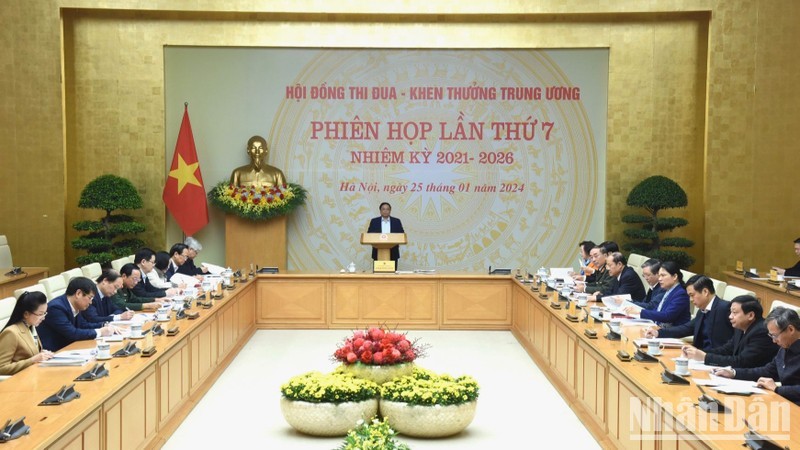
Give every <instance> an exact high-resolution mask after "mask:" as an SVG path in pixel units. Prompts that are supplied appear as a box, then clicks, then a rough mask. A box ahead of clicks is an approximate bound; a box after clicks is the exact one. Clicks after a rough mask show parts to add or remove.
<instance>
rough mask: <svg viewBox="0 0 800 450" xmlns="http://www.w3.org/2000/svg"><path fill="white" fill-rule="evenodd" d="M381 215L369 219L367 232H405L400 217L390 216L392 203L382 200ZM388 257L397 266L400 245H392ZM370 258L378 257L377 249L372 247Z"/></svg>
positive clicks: (375, 258)
mask: <svg viewBox="0 0 800 450" xmlns="http://www.w3.org/2000/svg"><path fill="white" fill-rule="evenodd" d="M380 210H381V215H380V216H379V217H375V218H373V219H372V220H370V221H369V228H368V229H367V233H381V234H389V233H405V230H403V223H402V222H400V219H398V218H397V217H391V214H392V205H390V204H388V203H386V202H383V203H381V206H380ZM389 258H390V259H391V260H392V261H394V263H395V267H396V266H397V260H398V259H400V246H399V245H395V246H394V247H392V248H390V249H389ZM372 259H373V260H376V261H377V259H378V249H376V248H373V249H372Z"/></svg>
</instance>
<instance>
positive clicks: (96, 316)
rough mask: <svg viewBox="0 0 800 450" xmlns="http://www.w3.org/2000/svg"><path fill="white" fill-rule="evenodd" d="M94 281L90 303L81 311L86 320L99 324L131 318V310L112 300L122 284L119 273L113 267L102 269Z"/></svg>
mask: <svg viewBox="0 0 800 450" xmlns="http://www.w3.org/2000/svg"><path fill="white" fill-rule="evenodd" d="M96 283H97V284H96V286H95V291H94V298H93V299H92V304H91V305H89V307H88V308H86V311H84V312H83V313H82V314H83V316H84V317H85V318H86V320H87V321H89V322H92V323H100V324H102V323H104V322H116V321H119V320H131V319H132V318H133V311H130V310H128V311H126V310H125V309H120V308H118V307H116V306H115V305H114V303H113V302H112V298H113V297H114V295H115V294H116V293H117V289H119V287H120V286H122V280H121V279H120V277H119V273H118V272H117V271H116V270H114V269H103V272H102V273H101V274H100V276H99V277H97V280H96Z"/></svg>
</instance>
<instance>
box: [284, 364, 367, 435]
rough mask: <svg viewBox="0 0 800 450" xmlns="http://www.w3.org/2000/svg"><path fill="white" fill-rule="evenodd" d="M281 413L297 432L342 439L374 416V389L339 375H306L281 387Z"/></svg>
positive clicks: (361, 382)
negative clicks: (360, 421)
mask: <svg viewBox="0 0 800 450" xmlns="http://www.w3.org/2000/svg"><path fill="white" fill-rule="evenodd" d="M281 412H282V413H283V417H284V418H285V419H286V421H287V422H288V423H289V425H291V426H292V427H293V428H294V429H296V430H297V431H300V432H301V433H305V434H310V435H313V436H344V435H345V434H347V432H348V430H350V429H351V428H353V426H354V425H355V424H356V422H357V421H358V420H363V419H365V418H370V417H372V416H374V415H375V414H377V412H378V385H377V384H375V383H373V382H372V381H369V380H366V379H363V378H358V377H355V376H353V375H351V374H348V373H344V372H342V371H334V372H331V373H327V374H324V373H321V372H317V371H312V372H307V373H304V374H302V375H298V376H296V377H293V378H291V379H289V381H287V382H286V383H284V384H283V385H281Z"/></svg>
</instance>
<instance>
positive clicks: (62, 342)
mask: <svg viewBox="0 0 800 450" xmlns="http://www.w3.org/2000/svg"><path fill="white" fill-rule="evenodd" d="M94 328H95V327H94V325H93V324H92V323H90V322H88V321H87V320H86V318H84V317H83V314H82V313H78V315H77V316H73V315H72V307H71V306H70V304H69V300H67V296H66V295H60V296H58V297H56V298H54V299H53V300H51V301H50V303H48V304H47V315H46V316H45V317H44V320H43V321H42V323H40V324H39V326H38V327H36V332H37V333H38V334H39V339H40V340H41V342H42V348H44V349H46V350H50V351H58V350H61V349H62V348H64V347H66V346H68V345H69V344H72V343H73V342H75V341H85V340H92V339H95V338H96V337H97V332H96V331H95V330H94Z"/></svg>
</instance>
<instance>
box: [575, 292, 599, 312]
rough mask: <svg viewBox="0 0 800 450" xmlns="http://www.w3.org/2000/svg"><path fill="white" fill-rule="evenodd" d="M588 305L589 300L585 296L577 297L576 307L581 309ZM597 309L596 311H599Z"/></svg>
mask: <svg viewBox="0 0 800 450" xmlns="http://www.w3.org/2000/svg"><path fill="white" fill-rule="evenodd" d="M588 304H589V299H588V298H586V294H579V295H578V306H580V307H581V308H583V307H584V306H586V305H588ZM597 308H598V310H599V309H600V308H599V307H597Z"/></svg>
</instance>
